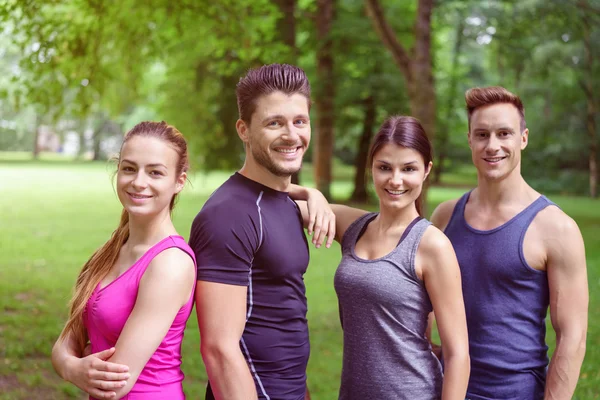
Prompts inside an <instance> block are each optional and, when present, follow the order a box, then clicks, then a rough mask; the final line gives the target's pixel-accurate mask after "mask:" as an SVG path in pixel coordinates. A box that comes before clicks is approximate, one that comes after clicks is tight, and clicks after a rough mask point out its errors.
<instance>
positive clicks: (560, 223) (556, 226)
mask: <svg viewBox="0 0 600 400" xmlns="http://www.w3.org/2000/svg"><path fill="white" fill-rule="evenodd" d="M533 223H534V224H535V225H536V227H537V228H538V229H539V232H540V234H541V236H542V238H543V239H544V240H552V239H554V238H560V239H561V240H564V239H567V238H568V236H565V235H576V236H581V232H580V231H579V226H578V225H577V223H576V222H575V220H574V219H573V218H571V217H569V216H568V215H567V214H566V213H565V212H564V211H563V210H561V209H560V208H558V207H556V206H548V207H546V208H544V209H543V210H541V211H540V212H539V213H538V214H537V215H536V216H535V218H534V219H533Z"/></svg>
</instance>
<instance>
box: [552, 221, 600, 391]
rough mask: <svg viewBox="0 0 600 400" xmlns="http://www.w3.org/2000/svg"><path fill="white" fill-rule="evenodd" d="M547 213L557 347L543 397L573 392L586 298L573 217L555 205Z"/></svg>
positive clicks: (581, 349) (582, 347)
mask: <svg viewBox="0 0 600 400" xmlns="http://www.w3.org/2000/svg"><path fill="white" fill-rule="evenodd" d="M548 211H550V210H548ZM552 214H553V215H552ZM546 217H547V218H545V220H546V221H547V222H546V223H545V224H544V225H545V228H546V229H544V232H546V235H547V237H546V238H545V240H544V242H545V244H546V249H548V250H547V251H548V260H547V267H546V268H547V269H546V270H547V274H548V286H549V290H550V319H551V322H552V327H553V328H554V331H555V332H556V349H555V351H554V354H553V356H552V359H551V361H550V367H549V368H548V377H547V380H546V392H545V397H544V398H545V400H563V399H570V398H571V397H572V396H573V392H574V391H575V387H576V386H577V381H578V379H579V371H580V369H581V364H582V363H583V358H584V356H585V341H586V331H587V315H588V301H589V297H588V285H587V271H586V262H585V249H584V244H583V238H582V237H581V233H580V231H579V228H578V227H577V224H576V223H575V221H573V220H572V219H571V218H569V217H568V216H566V215H565V214H564V213H562V211H560V210H558V209H553V210H552V211H551V213H549V215H547V216H546Z"/></svg>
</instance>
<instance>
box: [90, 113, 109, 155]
mask: <svg viewBox="0 0 600 400" xmlns="http://www.w3.org/2000/svg"><path fill="white" fill-rule="evenodd" d="M100 118H101V120H100V124H99V125H98V128H96V129H95V130H94V133H93V136H92V140H93V142H94V157H93V158H92V160H93V161H99V160H101V159H102V154H101V151H100V143H101V142H102V134H103V133H104V128H105V127H106V123H107V122H108V121H107V119H106V118H105V117H100Z"/></svg>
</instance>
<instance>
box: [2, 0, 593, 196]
mask: <svg viewBox="0 0 600 400" xmlns="http://www.w3.org/2000/svg"><path fill="white" fill-rule="evenodd" d="M0 27H1V28H0V29H1V31H0V151H16V150H20V151H30V152H31V153H32V157H35V156H37V154H38V153H39V152H40V151H43V150H52V151H60V152H63V153H66V154H73V155H75V156H80V157H83V158H89V159H102V158H106V157H107V156H109V155H110V154H111V153H113V152H114V151H115V150H118V144H119V142H120V137H121V135H122V134H123V132H124V131H126V130H127V129H129V128H130V127H131V126H133V125H134V124H135V123H137V122H139V121H141V120H145V119H153V120H166V121H168V122H169V123H170V124H173V125H175V126H177V127H178V129H180V130H181V131H182V132H183V133H184V134H185V135H186V137H187V138H188V139H189V141H190V144H191V148H192V151H193V155H194V157H193V160H194V164H193V167H194V168H196V169H203V170H215V169H233V168H237V167H239V166H240V165H241V161H242V160H243V148H242V146H241V143H240V141H239V140H238V138H237V134H236V132H235V128H234V126H235V121H236V119H237V117H238V115H237V105H236V100H235V85H236V83H237V81H238V79H239V77H240V76H242V75H243V74H244V73H245V71H247V70H248V69H249V68H252V67H256V66H260V65H262V64H267V63H272V62H289V63H294V64H297V65H299V66H300V67H302V68H304V69H305V71H306V72H307V74H308V75H309V78H310V80H311V84H312V88H313V100H314V102H313V113H312V120H313V122H312V125H313V140H312V146H311V148H312V153H311V154H309V155H308V157H307V161H308V162H310V163H312V166H313V168H312V171H314V176H313V177H310V178H311V180H313V179H314V182H315V183H316V185H317V187H318V188H319V189H321V190H322V191H323V192H324V193H326V194H327V195H329V194H330V184H331V181H332V179H333V176H334V175H333V173H332V170H333V166H334V164H335V163H338V162H339V163H343V164H347V165H350V166H353V167H355V168H354V169H353V173H354V178H353V179H354V190H353V194H352V200H353V201H365V200H366V199H367V197H368V190H367V185H366V179H365V165H366V161H367V153H366V151H367V150H368V144H369V141H370V140H371V138H372V136H373V135H374V133H375V132H376V131H377V128H378V126H379V125H380V124H381V122H382V121H383V119H384V118H385V117H386V116H388V115H391V114H405V115H413V116H415V117H417V118H419V119H420V120H421V121H422V123H423V125H424V126H425V127H426V129H427V131H428V134H429V135H430V137H431V139H432V140H433V141H434V145H435V159H434V164H435V171H434V174H433V176H432V181H433V182H434V183H436V184H452V183H453V182H454V180H453V178H452V177H453V176H454V175H456V174H457V173H460V172H461V171H463V170H465V169H467V170H468V166H469V165H470V153H469V149H468V146H467V143H466V137H465V136H466V132H467V122H466V113H465V112H464V100H463V94H464V92H465V90H466V89H468V88H469V87H472V86H487V85H502V86H505V87H506V88H508V89H509V90H511V91H514V92H516V93H517V94H519V95H520V96H521V98H522V99H523V101H524V104H525V108H526V119H527V126H528V128H529V130H530V144H529V147H528V149H527V150H526V157H524V159H523V172H524V175H525V176H526V178H527V179H528V180H529V182H530V183H532V184H533V185H534V187H535V188H537V189H539V190H541V191H546V192H561V193H576V194H586V195H591V196H594V197H595V196H597V182H598V166H597V164H598V129H597V127H598V125H597V124H598V118H597V114H598V91H599V89H600V88H599V86H600V79H599V78H598V77H599V76H600V74H599V70H600V67H599V62H598V51H599V49H600V1H599V0H573V1H565V0H520V1H516V0H504V1H501V0H488V1H485V2H482V1H475V0H464V1H459V0H444V1H442V0H410V1H403V2H398V1H392V0H252V1H250V0H235V1H234V0H220V1H218V2H213V1H204V0H199V1H195V0H194V1H192V0H187V1H183V0H182V1H176V2H173V1H168V0H149V1H148V0H146V1H141V0H120V1H111V0H104V1H103V0H63V1H59V0H48V1H43V2H40V1H29V0H28V1H17V0H4V1H0ZM334 160H335V163H334ZM307 178H308V177H307ZM300 179H302V174H301V176H300Z"/></svg>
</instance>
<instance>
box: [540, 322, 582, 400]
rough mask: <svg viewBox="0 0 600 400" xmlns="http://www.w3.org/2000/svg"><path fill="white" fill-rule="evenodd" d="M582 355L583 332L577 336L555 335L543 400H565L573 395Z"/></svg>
mask: <svg viewBox="0 0 600 400" xmlns="http://www.w3.org/2000/svg"><path fill="white" fill-rule="evenodd" d="M584 357H585V333H584V334H582V335H579V337H570V338H569V337H563V338H558V337H557V345H556V350H555V351H554V355H553V356H552V360H551V361H550V367H549V368H548V377H547V378H546V392H545V396H544V399H545V400H567V399H571V398H572V397H573V393H574V392H575V387H576V386H577V381H578V379H579V372H580V370H581V364H582V363H583V358H584Z"/></svg>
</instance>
